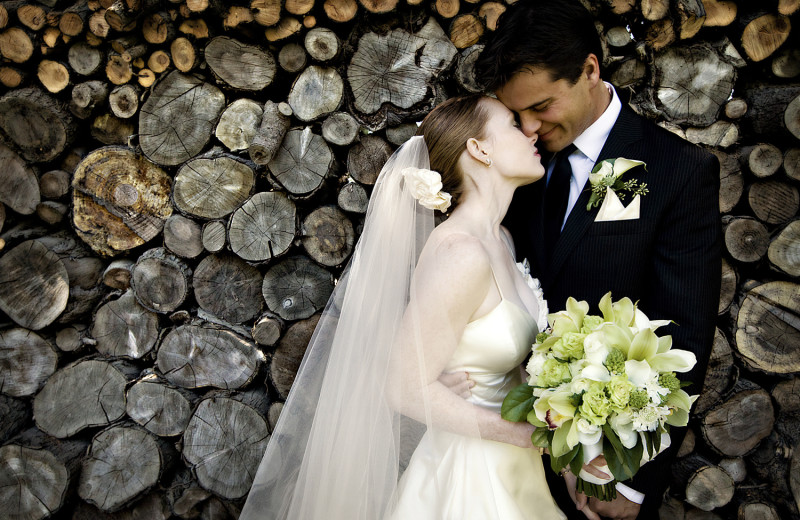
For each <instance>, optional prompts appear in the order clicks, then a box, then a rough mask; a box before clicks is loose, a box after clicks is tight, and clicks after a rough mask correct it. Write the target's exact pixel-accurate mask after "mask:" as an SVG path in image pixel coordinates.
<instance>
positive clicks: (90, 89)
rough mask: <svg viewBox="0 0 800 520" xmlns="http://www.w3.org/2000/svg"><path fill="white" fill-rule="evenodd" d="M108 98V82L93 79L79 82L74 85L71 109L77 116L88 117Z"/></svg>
mask: <svg viewBox="0 0 800 520" xmlns="http://www.w3.org/2000/svg"><path fill="white" fill-rule="evenodd" d="M107 98H108V83H106V82H105V81H99V80H91V81H86V82H84V83H78V84H77V85H75V86H74V87H72V99H71V101H70V103H69V110H70V112H72V114H73V115H74V116H75V117H78V118H80V119H86V118H88V117H89V116H90V115H91V114H92V111H93V110H94V108H95V107H96V106H97V105H102V104H103V103H105V101H106V99H107Z"/></svg>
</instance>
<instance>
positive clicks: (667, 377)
mask: <svg viewBox="0 0 800 520" xmlns="http://www.w3.org/2000/svg"><path fill="white" fill-rule="evenodd" d="M658 384H659V385H660V386H663V387H664V388H666V389H667V390H669V391H670V392H674V391H675V390H680V388H681V381H680V379H678V378H677V377H675V372H665V373H663V374H661V375H659V376H658Z"/></svg>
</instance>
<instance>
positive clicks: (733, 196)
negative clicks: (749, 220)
mask: <svg viewBox="0 0 800 520" xmlns="http://www.w3.org/2000/svg"><path fill="white" fill-rule="evenodd" d="M712 153H713V154H714V155H716V156H717V159H719V165H720V168H719V180H720V186H719V211H720V213H728V212H729V211H731V210H732V209H733V208H734V207H735V206H736V204H738V203H739V199H741V197H742V193H743V192H744V175H743V174H742V169H741V163H740V162H739V161H738V160H737V159H736V157H735V156H733V155H730V154H727V153H725V152H722V151H719V150H712Z"/></svg>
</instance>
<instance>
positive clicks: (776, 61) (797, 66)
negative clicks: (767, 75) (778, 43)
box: [772, 49, 800, 78]
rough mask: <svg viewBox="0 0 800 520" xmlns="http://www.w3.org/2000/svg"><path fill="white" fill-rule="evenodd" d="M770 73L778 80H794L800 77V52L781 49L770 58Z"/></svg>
mask: <svg viewBox="0 0 800 520" xmlns="http://www.w3.org/2000/svg"><path fill="white" fill-rule="evenodd" d="M772 73H773V74H775V75H776V76H777V77H779V78H794V77H797V76H798V75H800V50H798V49H783V50H782V51H779V52H778V53H777V54H775V56H774V57H773V58H772Z"/></svg>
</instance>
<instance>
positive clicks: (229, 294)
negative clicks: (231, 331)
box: [192, 255, 262, 323]
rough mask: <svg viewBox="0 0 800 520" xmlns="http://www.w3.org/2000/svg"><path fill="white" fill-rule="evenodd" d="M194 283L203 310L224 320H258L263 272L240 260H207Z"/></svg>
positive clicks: (225, 257) (214, 257)
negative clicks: (256, 318) (260, 284)
mask: <svg viewBox="0 0 800 520" xmlns="http://www.w3.org/2000/svg"><path fill="white" fill-rule="evenodd" d="M192 282H193V285H194V295H195V298H196V299H197V303H198V304H199V305H200V307H202V308H203V309H204V310H206V311H208V312H210V313H211V314H213V315H215V316H218V317H220V318H222V319H223V320H226V321H229V322H231V323H242V322H245V321H249V320H251V319H253V318H255V317H256V315H258V313H259V312H260V310H261V305H262V300H261V292H260V290H259V289H260V287H259V283H260V282H261V273H259V272H258V269H256V268H255V267H253V266H251V265H249V264H248V263H247V262H245V261H244V260H242V259H240V258H238V257H235V256H231V255H209V256H207V257H205V258H204V259H203V260H201V261H200V264H199V265H198V266H197V269H196V270H195V273H194V278H193V280H192Z"/></svg>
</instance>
